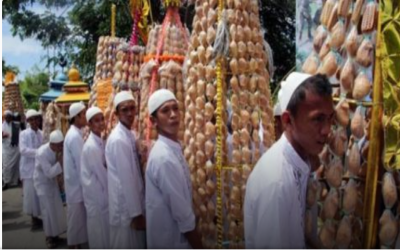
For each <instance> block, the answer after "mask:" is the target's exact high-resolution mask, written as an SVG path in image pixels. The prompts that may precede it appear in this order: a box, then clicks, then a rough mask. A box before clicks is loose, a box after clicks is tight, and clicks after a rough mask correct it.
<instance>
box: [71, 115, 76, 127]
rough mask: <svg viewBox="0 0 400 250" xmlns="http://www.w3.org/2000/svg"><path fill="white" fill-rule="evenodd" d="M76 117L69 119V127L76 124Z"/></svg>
mask: <svg viewBox="0 0 400 250" xmlns="http://www.w3.org/2000/svg"><path fill="white" fill-rule="evenodd" d="M75 117H76V116H74V117H72V118H71V119H69V125H70V126H71V125H73V124H74V123H75Z"/></svg>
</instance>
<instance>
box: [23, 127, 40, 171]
mask: <svg viewBox="0 0 400 250" xmlns="http://www.w3.org/2000/svg"><path fill="white" fill-rule="evenodd" d="M19 138H20V139H19V152H20V154H21V159H20V163H19V174H20V178H21V179H32V178H33V172H34V170H35V155H36V151H37V150H38V149H39V147H40V146H41V145H42V142H43V135H42V131H40V130H37V131H34V130H33V129H31V128H27V129H25V130H24V131H22V132H21V134H20V135H19Z"/></svg>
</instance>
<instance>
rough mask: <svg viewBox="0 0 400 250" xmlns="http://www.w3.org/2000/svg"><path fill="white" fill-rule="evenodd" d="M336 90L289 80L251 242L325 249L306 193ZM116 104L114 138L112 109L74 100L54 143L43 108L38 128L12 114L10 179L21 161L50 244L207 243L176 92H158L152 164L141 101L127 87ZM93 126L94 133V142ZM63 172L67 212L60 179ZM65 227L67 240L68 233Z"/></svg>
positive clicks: (28, 196) (247, 215) (248, 233)
mask: <svg viewBox="0 0 400 250" xmlns="http://www.w3.org/2000/svg"><path fill="white" fill-rule="evenodd" d="M331 95H332V88H331V86H330V83H329V80H328V79H327V78H326V76H324V75H320V74H317V75H315V76H311V75H308V74H302V73H292V74H291V75H289V77H288V78H287V80H286V82H284V85H282V90H281V92H280V94H279V97H278V99H279V100H278V104H277V105H278V106H277V109H276V111H275V115H276V116H279V117H280V121H281V123H279V124H278V125H279V127H280V128H281V129H282V135H280V134H279V135H278V136H280V139H279V140H278V141H277V142H276V143H275V144H274V145H273V146H272V147H271V148H270V149H268V150H267V151H266V152H265V153H264V154H263V156H262V157H261V158H260V160H259V161H258V163H257V165H256V166H255V168H254V171H253V172H252V173H251V175H250V178H249V180H248V182H247V188H246V196H245V202H244V209H243V213H244V230H245V243H246V247H247V248H282V247H283V248H304V247H310V246H312V247H319V245H318V242H313V239H306V238H305V234H304V227H303V225H304V211H305V197H306V196H305V194H306V187H307V182H308V178H309V175H310V171H312V168H311V165H310V159H311V158H312V157H313V156H315V155H318V153H319V152H320V151H321V150H322V147H323V145H324V144H325V143H326V141H327V138H328V135H329V132H330V126H331V124H332V122H333V119H334V115H335V112H334V109H333V102H332V97H331ZM113 106H114V111H115V114H116V116H117V118H118V124H117V125H116V126H115V127H114V129H113V130H112V132H111V134H110V135H109V136H108V138H107V140H103V138H102V135H103V132H104V130H105V120H104V114H103V112H102V110H101V109H99V108H98V107H91V108H89V109H87V108H86V107H85V105H84V104H83V103H73V104H72V105H71V106H70V108H69V122H70V127H69V130H68V132H67V133H66V135H65V136H64V135H63V133H62V132H61V131H60V130H55V131H53V132H51V134H50V137H49V142H47V143H45V144H43V139H42V137H43V136H42V132H41V130H40V128H39V118H40V117H41V114H40V113H39V112H37V111H35V110H28V111H27V112H26V114H25V116H26V119H27V122H28V128H27V129H25V130H24V131H22V132H21V133H19V130H16V129H15V128H14V127H15V126H13V125H12V121H11V118H10V115H12V113H11V112H9V111H6V120H5V121H4V122H3V179H4V182H5V185H6V188H7V185H10V182H11V180H12V179H13V178H15V177H14V171H15V169H14V168H13V167H14V166H15V164H16V163H15V162H16V158H18V162H19V173H20V174H19V175H20V179H21V180H22V185H23V211H24V213H25V214H27V215H29V216H31V218H32V228H31V229H32V230H37V229H39V228H41V227H43V231H44V234H45V242H46V246H47V247H48V248H56V247H59V246H60V245H61V244H62V242H64V241H65V240H66V242H67V244H68V247H69V248H86V247H89V248H96V249H103V248H112V249H114V248H116V249H120V248H124V249H129V248H134V249H136V248H203V245H202V237H201V234H200V232H198V229H197V228H198V226H197V225H196V223H198V221H197V220H196V217H195V214H194V210H193V203H192V199H193V197H192V183H191V178H190V170H189V166H188V163H187V162H186V160H185V157H184V155H183V148H182V145H181V144H180V142H179V139H178V134H179V127H180V120H181V118H180V115H181V114H180V111H179V105H178V102H177V99H176V97H175V95H174V94H173V93H172V92H170V91H169V90H166V89H160V90H157V91H155V92H154V93H153V94H152V95H151V96H150V97H149V101H148V111H149V115H150V121H151V123H152V124H153V126H154V127H155V128H156V130H157V133H158V139H157V140H156V141H155V143H154V145H153V146H152V147H151V149H150V151H149V155H148V160H147V166H146V168H145V169H146V170H145V171H143V170H142V168H141V166H140V161H139V152H138V148H137V147H136V145H138V142H137V139H136V137H135V134H134V132H133V130H131V127H132V125H133V123H134V120H135V114H136V112H135V111H136V109H137V108H138V107H137V100H135V99H134V97H133V96H132V94H131V92H130V91H121V92H119V93H118V94H117V95H116V96H115V98H114V100H113ZM228 112H229V111H228ZM298 114H307V115H305V116H302V115H298ZM228 116H229V114H228ZM316 120H317V121H318V122H316ZM311 123H312V124H314V125H313V126H311V125H310V124H311ZM86 126H88V127H89V129H90V134H89V136H88V138H87V139H86V141H85V140H84V138H83V128H85V127H86ZM16 132H18V135H19V137H18V140H16V139H15V138H16V135H15V133H16ZM15 145H18V147H17V150H16V149H15ZM5 157H6V158H5ZM19 157H21V160H19ZM293 173H294V175H293ZM61 174H63V177H64V183H65V192H66V213H65V212H64V211H65V210H64V207H63V203H62V200H61V196H60V189H59V186H58V183H57V177H58V176H59V175H61ZM3 190H4V188H3ZM282 197H290V198H289V199H283V198H282ZM65 232H66V235H67V238H66V239H62V238H60V237H59V236H60V235H61V234H63V233H65Z"/></svg>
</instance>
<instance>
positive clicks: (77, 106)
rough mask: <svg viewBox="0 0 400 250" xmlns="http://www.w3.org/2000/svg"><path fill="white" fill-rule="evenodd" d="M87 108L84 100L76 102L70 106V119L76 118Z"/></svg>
mask: <svg viewBox="0 0 400 250" xmlns="http://www.w3.org/2000/svg"><path fill="white" fill-rule="evenodd" d="M84 109H85V104H83V102H75V103H73V104H71V106H69V119H72V118H74V117H75V116H76V115H77V114H79V113H80V112H81V111H82V110H84Z"/></svg>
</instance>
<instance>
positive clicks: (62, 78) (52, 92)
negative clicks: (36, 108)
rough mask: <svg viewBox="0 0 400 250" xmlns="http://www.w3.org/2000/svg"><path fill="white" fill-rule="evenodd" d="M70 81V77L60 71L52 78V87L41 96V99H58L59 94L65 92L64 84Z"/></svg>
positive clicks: (50, 83) (48, 100) (46, 100)
mask: <svg viewBox="0 0 400 250" xmlns="http://www.w3.org/2000/svg"><path fill="white" fill-rule="evenodd" d="M67 81H68V78H67V76H66V75H65V74H63V73H60V74H58V75H57V77H56V79H54V80H51V81H50V82H49V85H50V89H49V91H47V92H46V93H44V94H42V95H41V96H40V101H42V102H50V101H54V100H55V99H57V98H58V97H59V96H61V95H62V94H64V92H63V91H62V88H63V86H64V85H65V83H66V82H67Z"/></svg>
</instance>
